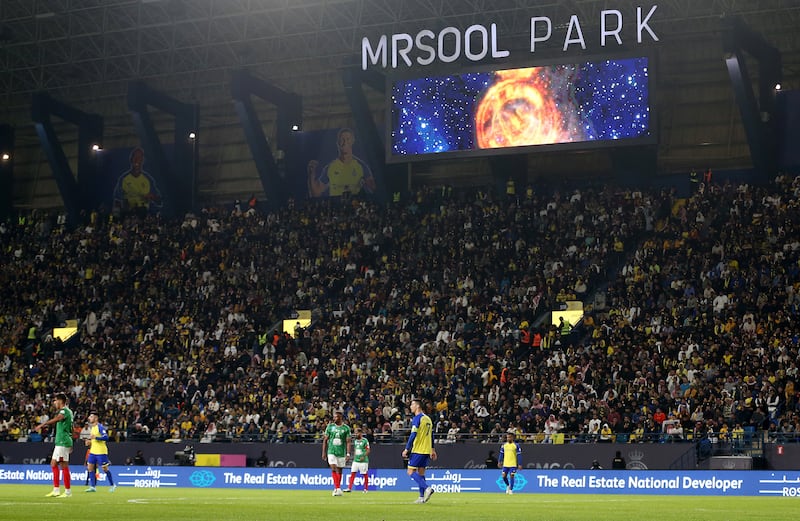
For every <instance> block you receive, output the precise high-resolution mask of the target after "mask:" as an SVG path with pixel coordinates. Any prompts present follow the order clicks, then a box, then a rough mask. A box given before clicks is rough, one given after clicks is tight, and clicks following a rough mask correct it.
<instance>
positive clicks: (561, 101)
mask: <svg viewBox="0 0 800 521" xmlns="http://www.w3.org/2000/svg"><path fill="white" fill-rule="evenodd" d="M649 102H650V100H649V93H648V64H647V59H646V58H631V59H624V60H603V61H594V62H583V63H579V64H562V65H552V66H544V67H528V68H519V69H507V70H498V71H488V72H476V73H464V74H457V75H450V76H441V77H425V78H417V79H412V80H402V81H396V82H394V83H393V85H392V89H391V123H392V126H391V129H390V131H391V135H390V142H391V147H390V152H391V155H392V156H394V157H398V156H413V155H422V154H436V153H442V152H457V151H472V150H481V149H498V148H507V147H523V146H535V145H551V144H559V143H582V142H594V141H604V140H609V141H616V140H624V139H631V138H640V137H646V136H649V135H650V107H649Z"/></svg>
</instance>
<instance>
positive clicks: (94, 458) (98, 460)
mask: <svg viewBox="0 0 800 521" xmlns="http://www.w3.org/2000/svg"><path fill="white" fill-rule="evenodd" d="M86 463H88V464H89V465H94V467H95V468H97V467H102V466H103V465H110V464H111V462H110V461H108V454H89V459H87V460H86Z"/></svg>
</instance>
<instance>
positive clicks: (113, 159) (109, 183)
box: [94, 144, 188, 213]
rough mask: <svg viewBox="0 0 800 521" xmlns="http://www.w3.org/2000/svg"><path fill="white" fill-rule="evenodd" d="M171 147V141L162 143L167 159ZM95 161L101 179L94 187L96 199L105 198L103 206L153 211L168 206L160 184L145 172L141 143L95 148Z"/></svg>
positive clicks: (145, 158) (145, 157)
mask: <svg viewBox="0 0 800 521" xmlns="http://www.w3.org/2000/svg"><path fill="white" fill-rule="evenodd" d="M174 149H175V147H174V146H173V145H171V144H167V145H164V150H165V154H166V156H167V158H168V160H169V159H170V158H172V156H173V153H174V152H173V151H174ZM98 162H99V168H100V171H101V172H102V176H101V179H102V180H103V182H100V183H98V184H97V185H96V186H95V187H94V189H95V190H97V191H98V197H97V200H98V201H104V203H105V205H106V208H117V209H122V210H133V209H143V210H146V211H148V212H153V213H155V212H159V211H162V210H165V209H168V205H169V201H167V200H166V199H165V198H164V196H163V193H162V187H161V186H160V185H159V182H158V180H157V179H155V178H154V177H153V176H151V175H150V173H149V172H148V158H147V156H146V154H145V152H144V149H143V148H142V147H130V148H109V149H103V150H102V151H100V152H98ZM187 189H188V187H187Z"/></svg>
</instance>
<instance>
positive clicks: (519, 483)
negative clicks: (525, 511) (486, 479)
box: [495, 472, 528, 492]
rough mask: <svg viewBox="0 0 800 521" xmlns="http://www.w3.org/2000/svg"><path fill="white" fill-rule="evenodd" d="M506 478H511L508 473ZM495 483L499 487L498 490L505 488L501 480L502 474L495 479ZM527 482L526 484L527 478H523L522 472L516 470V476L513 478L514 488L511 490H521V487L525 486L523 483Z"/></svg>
mask: <svg viewBox="0 0 800 521" xmlns="http://www.w3.org/2000/svg"><path fill="white" fill-rule="evenodd" d="M508 479H509V480H510V479H511V476H510V475H509V476H508ZM495 483H497V488H499V489H500V490H505V489H506V482H505V481H503V477H502V476H501V477H499V478H497V481H495ZM527 484H528V480H527V479H525V476H523V475H522V474H520V473H519V472H517V474H516V477H515V478H514V490H513V491H514V492H516V491H518V490H522V489H523V488H525V485H527Z"/></svg>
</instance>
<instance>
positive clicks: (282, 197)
mask: <svg viewBox="0 0 800 521" xmlns="http://www.w3.org/2000/svg"><path fill="white" fill-rule="evenodd" d="M231 96H232V97H233V103H234V106H235V107H236V113H237V114H238V115H239V122H240V123H241V125H242V129H243V130H244V135H245V138H246V139H247V144H248V146H249V147H250V153H251V155H252V156H253V162H254V163H255V165H256V170H257V171H258V176H259V178H260V179H261V187H262V189H263V190H264V196H265V197H266V199H267V203H268V204H269V206H270V207H272V208H277V207H279V206H281V205H282V204H283V203H284V201H286V200H287V198H288V196H289V193H288V191H287V185H288V183H287V182H286V167H285V165H286V150H287V149H288V148H289V142H290V141H291V139H292V133H293V132H295V131H298V130H300V129H301V127H302V117H303V100H302V98H301V97H300V96H299V95H297V94H293V93H290V92H286V91H284V90H281V89H279V88H277V87H274V86H272V85H270V84H268V83H267V82H265V81H263V80H261V79H259V78H255V77H253V76H251V75H250V73H248V72H247V71H245V70H239V71H235V72H234V73H233V78H232V80H231ZM251 96H258V97H259V98H261V99H263V100H264V101H266V102H268V103H272V104H274V105H275V108H276V110H277V115H276V136H275V147H276V148H275V150H276V152H275V154H274V155H273V153H272V149H271V148H270V145H269V141H268V140H267V137H266V135H265V134H264V129H263V127H262V126H261V121H260V120H259V118H258V114H257V113H256V110H255V107H254V106H253V102H252V100H251Z"/></svg>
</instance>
